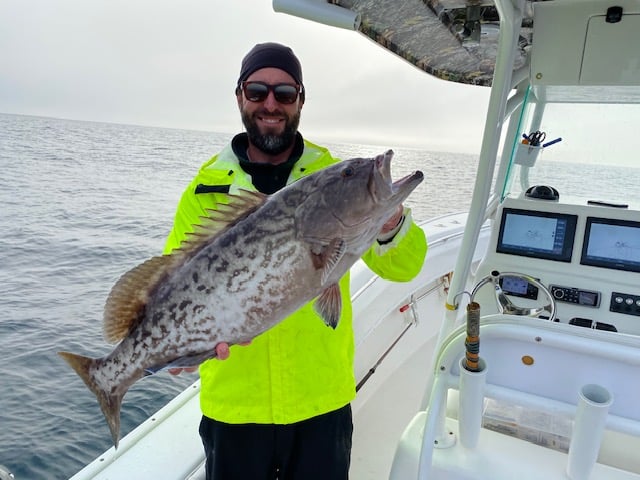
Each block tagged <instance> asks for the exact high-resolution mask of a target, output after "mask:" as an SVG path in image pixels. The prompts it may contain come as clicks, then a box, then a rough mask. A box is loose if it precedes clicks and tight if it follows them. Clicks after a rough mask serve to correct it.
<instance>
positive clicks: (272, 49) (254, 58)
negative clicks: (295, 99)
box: [238, 42, 304, 91]
mask: <svg viewBox="0 0 640 480" xmlns="http://www.w3.org/2000/svg"><path fill="white" fill-rule="evenodd" d="M267 67H273V68H279V69H280V70H284V71H285V72H287V73H288V74H289V75H291V76H292V77H293V79H294V80H295V81H296V83H298V84H299V85H300V86H302V88H303V91H304V86H303V85H302V68H301V67H300V62H299V61H298V58H297V57H296V56H295V54H294V53H293V50H291V49H290V48H289V47H285V46H284V45H280V44H279V43H273V42H269V43H259V44H257V45H256V46H255V47H253V48H252V49H251V50H250V51H249V53H247V54H246V55H245V57H244V58H243V59H242V66H241V68H240V77H239V78H238V87H239V86H240V84H241V83H242V82H244V81H245V80H246V79H247V78H248V77H249V75H251V74H252V73H253V72H255V71H256V70H260V69H261V68H267Z"/></svg>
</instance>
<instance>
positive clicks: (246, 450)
mask: <svg viewBox="0 0 640 480" xmlns="http://www.w3.org/2000/svg"><path fill="white" fill-rule="evenodd" d="M352 433H353V423H352V418H351V406H350V405H347V406H345V407H343V408H340V409H338V410H335V411H333V412H329V413H326V414H324V415H320V416H318V417H314V418H310V419H309V420H304V421H302V422H298V423H293V424H291V425H259V424H242V425H231V424H228V423H222V422H218V421H216V420H212V419H210V418H207V417H204V416H203V417H202V421H201V422H200V437H201V438H202V443H203V444H204V450H205V454H206V458H207V464H206V470H207V480H275V479H278V480H315V479H318V480H347V479H348V478H349V463H350V459H351V436H352Z"/></svg>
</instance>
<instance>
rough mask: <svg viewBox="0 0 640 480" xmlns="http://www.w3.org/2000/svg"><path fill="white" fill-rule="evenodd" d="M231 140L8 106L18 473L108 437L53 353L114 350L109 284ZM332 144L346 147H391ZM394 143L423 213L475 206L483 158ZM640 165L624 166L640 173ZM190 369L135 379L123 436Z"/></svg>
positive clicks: (639, 179) (83, 457) (5, 241)
mask: <svg viewBox="0 0 640 480" xmlns="http://www.w3.org/2000/svg"><path fill="white" fill-rule="evenodd" d="M229 139H230V136H229V135H222V134H216V133H206V132H195V131H183V130H171V129H160V128H148V127H138V126H127V125H114V124H104V123H91V122H78V121H68V120H58V119H51V118H40V117H27V116H16V115H5V114H0V387H1V388H0V464H4V465H6V466H8V467H9V468H10V469H11V470H12V471H13V473H14V474H15V477H16V479H17V480H24V479H29V480H35V479H47V480H49V479H65V478H68V477H69V476H71V475H73V474H74V473H75V472H76V471H78V470H79V469H80V468H82V466H84V465H85V464H86V463H87V462H89V461H90V460H92V459H93V458H94V457H96V456H97V455H99V454H100V453H101V452H103V451H104V450H106V449H107V448H109V447H110V446H111V437H110V434H109V431H108V428H107V426H106V423H105V421H104V418H103V416H102V413H101V412H100V410H99V407H98V404H97V402H96V399H95V397H94V396H93V394H91V393H90V392H89V391H88V390H87V388H86V387H85V386H84V384H83V383H82V381H81V380H80V379H79V377H77V376H76V374H75V373H73V372H72V371H71V369H69V368H68V367H67V366H66V364H64V363H63V361H62V360H61V359H60V358H59V357H58V356H57V355H56V352H57V351H59V350H69V351H72V352H76V353H81V354H89V355H92V356H100V355H103V354H105V353H107V352H108V351H110V350H111V347H110V346H108V345H106V344H105V342H104V341H103V339H102V331H101V326H102V308H103V305H104V301H105V299H106V297H107V294H108V293H109V290H110V289H111V286H112V285H113V284H114V282H115V281H116V280H117V279H118V278H119V276H120V275H122V274H123V273H124V272H126V271H127V270H129V269H130V268H132V267H134V266H136V265H138V264H139V263H141V262H143V261H144V260H146V259H147V258H149V257H151V256H153V255H157V254H159V253H160V252H161V250H162V247H163V244H164V239H165V237H166V235H167V233H168V231H169V229H170V226H171V223H172V219H173V214H174V210H175V207H176V204H177V202H178V199H179V197H180V194H181V193H182V190H183V189H184V187H185V186H186V185H187V183H188V182H189V181H190V180H191V178H192V177H193V175H194V174H195V172H196V171H197V169H198V167H199V166H200V165H201V164H202V163H203V162H204V161H206V160H207V159H209V158H210V157H211V156H212V155H213V154H214V153H216V152H217V151H218V150H220V148H221V147H222V146H223V145H225V144H226V143H227V142H228V140H229ZM311 140H313V139H311ZM325 145H326V146H328V147H329V148H330V149H331V150H332V152H333V153H334V155H336V156H338V157H341V158H349V157H352V156H368V155H371V154H377V153H381V152H382V151H383V150H384V148H383V147H379V146H371V145H351V144H326V143H325ZM389 147H391V148H393V149H394V151H395V152H396V155H395V160H394V162H395V163H394V167H393V170H394V178H399V176H401V175H404V174H406V173H409V172H410V171H412V170H415V169H417V168H419V169H421V170H422V171H423V172H424V173H425V177H426V180H425V182H423V184H422V185H420V187H418V189H417V190H416V192H414V194H413V195H412V197H411V198H410V199H409V200H408V201H407V204H409V205H410V206H411V207H412V208H413V210H414V216H415V217H416V219H417V220H425V219H428V218H430V217H433V216H435V215H440V214H443V213H448V212H453V211H462V210H466V208H467V207H468V205H469V203H470V196H471V190H472V188H473V178H474V174H475V168H476V165H477V161H476V158H475V157H474V156H469V155H461V154H451V153H434V152H428V151H423V150H415V149H406V148H400V147H397V146H394V145H389ZM639 172H640V171H637V170H636V171H635V173H634V174H635V175H636V177H635V180H633V179H631V180H629V174H628V169H627V170H624V169H623V170H621V174H620V177H619V178H624V179H626V180H627V181H635V185H638V183H640V175H638V173H639ZM619 178H618V179H616V178H615V176H614V178H613V179H612V183H613V184H614V185H615V183H616V181H617V180H619ZM194 380H195V376H193V375H183V376H180V377H174V376H171V375H169V374H167V373H166V372H165V373H160V374H158V375H154V376H152V377H149V378H146V379H144V380H143V381H141V382H139V383H137V384H136V385H134V386H133V387H132V388H131V390H130V391H129V393H128V394H127V396H126V397H125V401H124V404H123V407H122V435H126V434H127V433H128V432H129V431H131V430H132V429H133V428H134V427H135V426H136V425H138V424H139V423H141V422H142V421H143V420H145V419H146V418H147V417H148V416H149V415H151V414H152V413H153V412H155V411H156V410H158V409H159V408H160V407H161V406H162V405H164V404H165V403H167V402H168V401H169V400H170V399H171V398H173V397H174V396H175V395H176V394H177V393H178V392H180V391H181V390H182V389H183V388H185V387H186V386H187V385H188V384H190V383H192V382H193V381H194ZM193 428H194V429H196V428H197V425H194V426H193Z"/></svg>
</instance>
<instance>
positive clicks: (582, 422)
mask: <svg viewBox="0 0 640 480" xmlns="http://www.w3.org/2000/svg"><path fill="white" fill-rule="evenodd" d="M612 402H613V396H612V395H611V393H609V390H607V389H606V388H604V387H602V386H600V385H593V384H589V385H585V386H583V387H582V388H581V389H580V396H579V399H578V407H577V409H576V418H575V421H574V424H573V432H572V434H571V443H570V444H569V462H568V465H567V474H568V475H569V478H571V480H587V479H588V478H589V475H590V474H591V470H593V467H594V465H595V463H596V460H597V459H598V453H599V452H600V443H601V442H602V434H603V433H604V426H605V423H606V421H607V415H608V413H609V406H610V405H611V403H612Z"/></svg>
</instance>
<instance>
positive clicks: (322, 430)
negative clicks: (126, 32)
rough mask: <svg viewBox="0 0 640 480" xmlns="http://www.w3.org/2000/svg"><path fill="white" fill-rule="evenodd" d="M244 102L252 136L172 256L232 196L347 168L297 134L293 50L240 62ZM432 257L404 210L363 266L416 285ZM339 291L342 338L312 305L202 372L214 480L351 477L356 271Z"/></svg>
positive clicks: (188, 211) (198, 208) (212, 166)
mask: <svg viewBox="0 0 640 480" xmlns="http://www.w3.org/2000/svg"><path fill="white" fill-rule="evenodd" d="M235 93H236V99H237V102H238V108H239V109H240V114H241V116H242V121H243V123H244V126H245V128H246V133H241V134H239V135H236V136H235V137H234V138H233V139H232V141H231V143H230V145H228V146H227V147H225V148H224V149H223V150H222V151H221V152H220V153H219V154H218V155H216V156H214V157H213V158H212V159H211V160H209V161H208V162H207V163H205V164H204V165H203V166H202V167H201V169H200V171H199V172H198V174H197V175H196V177H195V178H194V180H193V181H192V182H191V184H190V185H189V186H188V187H187V189H186V190H185V192H184V194H183V196H182V198H181V200H180V204H179V206H178V210H177V213H176V218H175V223H174V226H173V230H172V231H171V233H170V235H169V238H168V240H167V244H166V247H165V253H168V252H170V251H171V250H172V249H174V248H176V247H178V246H179V245H180V243H181V242H182V241H183V240H184V238H185V235H186V233H187V232H189V231H191V230H192V225H194V224H196V223H198V222H199V218H200V217H201V216H206V210H207V209H215V208H216V204H217V203H218V202H219V201H222V200H223V197H224V194H225V193H227V192H231V193H233V192H234V191H237V190H238V189H240V188H242V189H249V190H259V191H261V192H263V193H267V194H271V193H273V192H275V191H277V190H279V189H281V188H283V187H285V186H286V185H287V184H289V183H292V182H294V181H296V180H297V179H299V178H301V177H303V176H305V175H309V174H311V173H313V172H315V171H318V170H320V169H322V168H325V167H327V166H329V165H331V164H334V163H336V162H337V161H338V160H337V159H335V158H333V157H332V156H331V154H330V153H329V152H328V151H327V149H325V148H322V147H319V146H317V145H314V144H313V143H311V142H309V141H307V140H304V139H303V138H302V135H301V134H300V133H299V132H298V123H299V120H300V112H301V110H302V106H303V105H304V100H305V90H304V85H303V83H302V70H301V67H300V63H299V61H298V59H297V58H296V56H295V55H294V53H293V51H292V50H291V49H290V48H288V47H285V46H283V45H280V44H277V43H264V44H259V45H256V46H255V47H254V48H253V49H252V50H251V51H250V52H249V53H248V54H247V55H246V56H245V58H244V59H243V61H242V65H241V71H240V77H239V78H238V83H237V87H236V91H235ZM426 250H427V246H426V240H425V237H424V233H423V232H422V230H421V229H420V228H419V227H418V226H416V225H415V224H414V223H413V222H412V221H411V218H410V212H409V210H408V209H402V208H400V209H399V210H398V211H397V212H396V213H395V214H394V215H393V217H392V218H390V219H389V220H388V222H387V223H386V224H385V226H384V227H383V229H382V231H381V233H380V236H379V237H378V241H377V242H376V244H375V245H373V246H372V247H371V249H370V250H369V251H368V252H367V253H366V254H365V255H364V256H363V259H364V261H365V262H366V263H367V265H369V266H370V268H372V269H373V270H374V271H375V272H376V273H378V274H380V275H381V276H383V277H384V278H388V279H390V280H394V281H409V280H411V279H412V278H413V277H414V276H415V275H417V273H418V272H419V271H420V268H421V266H422V263H423V261H424V257H425V254H426ZM340 290H341V295H342V304H343V306H344V307H343V311H342V316H341V318H340V321H339V323H338V326H337V328H336V329H335V330H333V329H331V328H327V327H326V326H325V325H324V324H323V322H320V321H318V319H317V314H316V313H315V312H314V310H313V306H312V303H310V304H308V305H306V306H305V307H303V308H301V309H300V310H299V311H297V312H296V313H294V314H293V315H291V316H290V317H288V318H287V319H285V320H284V321H282V322H281V323H280V324H278V325H277V326H276V327H274V328H272V329H271V330H269V331H267V332H265V333H264V334H262V335H259V336H258V337H257V338H255V339H254V340H253V341H252V342H251V343H250V344H249V345H247V346H243V347H234V348H233V354H232V355H229V346H228V345H226V344H220V345H218V346H217V348H216V352H217V358H218V359H224V360H225V361H223V362H221V361H218V360H215V359H214V360H209V361H207V362H205V363H203V364H202V365H201V366H200V377H201V382H202V389H201V393H200V406H201V409H202V413H203V417H202V421H201V424H200V435H201V437H202V441H203V444H204V448H205V453H206V458H207V464H206V471H207V479H208V480H214V479H215V480H235V479H238V480H248V479H251V480H267V479H269V480H272V479H276V478H277V479H290V480H303V479H304V480H313V479H322V480H329V479H331V480H340V479H347V478H348V472H349V462H350V452H351V435H352V430H353V426H352V420H351V408H350V402H351V401H352V400H353V398H354V397H355V379H354V374H353V355H354V341H353V329H352V318H351V317H352V309H351V300H350V293H349V275H348V274H347V275H345V277H344V278H343V279H342V280H341V281H340ZM227 357H228V358H227ZM174 373H175V372H174Z"/></svg>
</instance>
